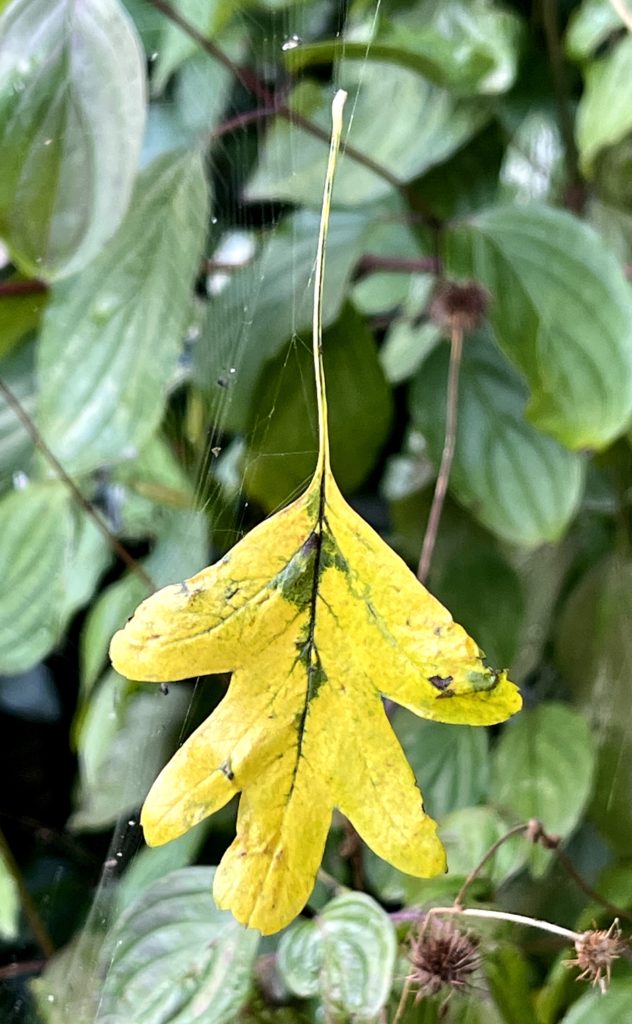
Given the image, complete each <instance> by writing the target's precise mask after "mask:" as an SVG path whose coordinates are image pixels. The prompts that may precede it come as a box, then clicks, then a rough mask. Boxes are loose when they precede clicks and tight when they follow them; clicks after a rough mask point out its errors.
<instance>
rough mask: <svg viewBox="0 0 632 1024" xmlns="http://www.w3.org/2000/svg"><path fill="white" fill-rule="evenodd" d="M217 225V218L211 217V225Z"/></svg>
mask: <svg viewBox="0 0 632 1024" xmlns="http://www.w3.org/2000/svg"><path fill="white" fill-rule="evenodd" d="M218 223H219V217H211V224H218Z"/></svg>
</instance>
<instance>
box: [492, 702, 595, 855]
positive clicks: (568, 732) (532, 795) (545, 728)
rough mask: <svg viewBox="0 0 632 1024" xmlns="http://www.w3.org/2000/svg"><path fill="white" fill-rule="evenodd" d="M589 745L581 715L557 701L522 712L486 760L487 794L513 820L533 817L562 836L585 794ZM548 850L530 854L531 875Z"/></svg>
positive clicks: (591, 761) (591, 759)
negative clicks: (489, 774)
mask: <svg viewBox="0 0 632 1024" xmlns="http://www.w3.org/2000/svg"><path fill="white" fill-rule="evenodd" d="M594 770H595V754H594V744H593V740H592V736H591V733H590V729H589V727H588V725H587V724H586V721H585V719H584V718H583V717H582V715H580V714H579V713H578V712H577V711H574V710H573V709H572V708H569V707H566V706H565V705H563V704H555V703H549V704H542V705H540V706H539V707H537V708H534V710H532V711H523V713H522V714H521V715H520V718H518V719H516V721H515V722H513V723H512V724H511V725H510V726H508V728H507V729H505V730H504V732H503V734H502V736H501V738H500V742H499V744H498V746H497V748H496V751H495V753H494V756H493V758H492V793H493V797H494V800H495V802H496V804H497V806H499V807H500V808H502V809H503V810H504V811H506V812H507V813H509V814H511V815H512V817H513V818H514V819H515V821H516V822H521V821H528V820H529V819H530V818H537V819H538V820H539V821H541V822H542V824H543V825H544V828H545V829H546V830H547V832H550V833H551V834H553V835H558V836H561V837H562V838H566V837H567V836H569V835H570V834H571V833H572V832H573V831H574V829H575V828H576V826H577V824H578V822H579V820H580V818H581V815H582V813H583V811H584V809H585V807H586V804H587V802H588V800H589V798H590V795H591V792H592V785H593V775H594ZM549 859H550V853H549V852H548V851H546V850H543V849H541V848H540V847H534V848H533V849H532V850H531V852H530V863H531V866H532V869H533V871H534V873H535V874H537V875H540V874H543V873H544V871H545V870H546V867H547V865H548V863H549Z"/></svg>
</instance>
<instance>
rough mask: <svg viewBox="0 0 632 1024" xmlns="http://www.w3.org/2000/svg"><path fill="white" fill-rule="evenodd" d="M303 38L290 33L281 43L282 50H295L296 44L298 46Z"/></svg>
mask: <svg viewBox="0 0 632 1024" xmlns="http://www.w3.org/2000/svg"><path fill="white" fill-rule="evenodd" d="M302 42H303V40H302V39H301V37H300V36H297V35H291V36H288V38H287V39H286V40H285V42H284V43H283V46H282V47H281V49H282V50H295V49H296V47H297V46H300V45H301V43H302Z"/></svg>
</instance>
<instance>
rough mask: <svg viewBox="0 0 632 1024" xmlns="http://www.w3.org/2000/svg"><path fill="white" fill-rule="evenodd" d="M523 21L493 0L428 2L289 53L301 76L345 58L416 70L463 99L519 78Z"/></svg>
mask: <svg viewBox="0 0 632 1024" xmlns="http://www.w3.org/2000/svg"><path fill="white" fill-rule="evenodd" d="M519 30H520V22H519V20H518V18H517V17H516V15H515V14H513V13H512V12H509V11H507V10H505V9H503V8H502V7H500V5H498V4H496V3H490V2H489V0H471V2H470V3H463V2H462V0H447V2H446V0H441V2H440V3H438V2H437V0H424V2H422V3H418V4H417V5H416V6H415V9H414V10H412V11H410V12H406V13H403V14H399V15H395V16H394V17H393V18H391V19H388V18H386V17H384V18H382V19H380V20H377V19H370V21H369V23H368V25H367V26H366V27H365V28H364V29H363V30H360V31H358V29H355V30H354V31H352V38H343V39H336V40H327V41H325V42H320V43H311V44H309V43H306V44H303V45H301V46H297V47H295V48H293V49H290V50H288V51H287V52H286V53H285V64H286V66H287V67H288V69H289V70H290V71H293V72H296V71H299V70H301V69H302V68H304V67H307V66H309V65H310V64H324V63H329V62H330V61H335V60H339V59H344V60H360V61H362V62H363V63H365V62H369V66H370V64H371V62H372V61H382V62H384V63H392V64H397V65H399V66H400V67H404V68H410V69H411V70H412V71H416V72H417V73H418V74H420V75H423V76H424V77H426V78H428V79H429V80H430V81H431V82H434V83H435V84H436V85H441V86H445V87H446V88H448V89H451V90H453V91H454V92H456V93H458V94H459V95H464V96H466V95H470V94H476V93H483V94H485V93H500V92H505V91H506V90H507V89H509V88H510V87H511V85H512V83H513V81H514V78H515V75H516V67H517V58H518V37H519Z"/></svg>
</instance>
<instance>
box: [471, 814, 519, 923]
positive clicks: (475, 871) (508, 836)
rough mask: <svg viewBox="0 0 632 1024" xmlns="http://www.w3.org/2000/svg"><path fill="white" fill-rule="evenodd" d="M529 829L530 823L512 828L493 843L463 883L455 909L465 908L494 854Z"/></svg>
mask: <svg viewBox="0 0 632 1024" xmlns="http://www.w3.org/2000/svg"><path fill="white" fill-rule="evenodd" d="M528 829H529V823H528V822H525V823H524V824H522V825H515V826H514V827H513V828H510V829H509V831H508V832H505V834H504V835H502V836H500V838H499V839H497V840H496V842H495V843H492V845H491V846H490V847H489V849H488V850H486V851H485V853H484V854H483V856H482V857H481V859H480V860H479V862H478V864H477V865H476V867H474V868H472V870H471V871H470V873H469V875H468V876H467V878H466V879H465V881H464V882H463V885H462V886H461V888H460V889H459V891H458V893H457V894H456V896H455V897H454V906H455V907H462V906H463V901H464V899H465V895H466V893H467V891H468V889H469V887H470V886H471V884H472V882H474V881H475V880H476V878H478V876H479V874H480V872H481V871H482V869H483V868H484V867H485V865H486V864H487V863H488V862H489V861H490V860H491V859H492V857H493V856H494V854H495V853H497V852H498V850H499V849H500V847H501V846H503V845H504V844H505V843H506V842H507V840H508V839H511V838H512V837H513V836H519V835H521V834H522V833H524V832H527V831H528Z"/></svg>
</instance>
